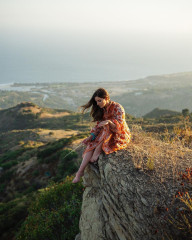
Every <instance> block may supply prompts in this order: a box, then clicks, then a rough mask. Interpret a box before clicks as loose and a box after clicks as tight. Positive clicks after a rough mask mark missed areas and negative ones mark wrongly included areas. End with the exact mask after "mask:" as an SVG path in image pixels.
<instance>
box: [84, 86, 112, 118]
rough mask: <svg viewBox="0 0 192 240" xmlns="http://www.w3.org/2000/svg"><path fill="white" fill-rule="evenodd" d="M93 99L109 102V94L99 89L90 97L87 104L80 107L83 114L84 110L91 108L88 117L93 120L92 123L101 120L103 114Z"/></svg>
mask: <svg viewBox="0 0 192 240" xmlns="http://www.w3.org/2000/svg"><path fill="white" fill-rule="evenodd" d="M95 97H100V98H104V99H105V100H108V101H110V97H109V93H108V92H107V90H105V89H104V88H99V89H97V90H96V91H95V92H94V93H93V96H92V97H91V99H90V100H89V102H88V103H86V104H85V105H82V106H81V108H82V113H84V111H85V110H86V109H88V108H90V107H91V112H90V116H91V117H92V118H93V122H95V121H99V120H102V119H103V114H104V110H103V108H100V107H99V106H97V103H96V101H95Z"/></svg>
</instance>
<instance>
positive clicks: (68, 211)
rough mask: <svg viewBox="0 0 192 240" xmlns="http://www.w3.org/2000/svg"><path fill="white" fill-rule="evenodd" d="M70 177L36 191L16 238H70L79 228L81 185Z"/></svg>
mask: <svg viewBox="0 0 192 240" xmlns="http://www.w3.org/2000/svg"><path fill="white" fill-rule="evenodd" d="M71 181H72V177H67V178H66V179H65V181H64V182H61V183H51V184H50V185H49V186H48V187H47V188H45V189H42V190H41V191H40V192H39V194H38V196H37V199H36V201H34V202H33V203H32V205H31V206H30V208H29V215H28V217H27V218H26V220H25V222H24V223H23V225H22V227H21V229H20V231H19V232H18V234H17V236H16V239H17V240H25V239H26V240H48V239H49V240H56V239H61V240H74V238H75V235H76V234H77V233H78V232H79V228H78V225H79V217H80V210H81V202H82V193H83V186H82V184H81V182H79V183H77V184H72V183H71Z"/></svg>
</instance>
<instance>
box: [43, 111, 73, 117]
mask: <svg viewBox="0 0 192 240" xmlns="http://www.w3.org/2000/svg"><path fill="white" fill-rule="evenodd" d="M68 115H70V113H68V112H61V113H46V112H45V113H42V114H41V116H40V118H60V117H64V116H68Z"/></svg>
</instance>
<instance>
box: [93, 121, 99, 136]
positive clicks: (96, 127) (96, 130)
mask: <svg viewBox="0 0 192 240" xmlns="http://www.w3.org/2000/svg"><path fill="white" fill-rule="evenodd" d="M99 123H100V121H97V124H96V125H95V127H93V128H92V129H91V133H94V134H95V135H96V136H97V135H98V134H99V132H100V131H101V128H100V127H98V124H99Z"/></svg>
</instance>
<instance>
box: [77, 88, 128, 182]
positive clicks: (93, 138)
mask: <svg viewBox="0 0 192 240" xmlns="http://www.w3.org/2000/svg"><path fill="white" fill-rule="evenodd" d="M81 107H82V108H83V113H84V111H85V110H86V109H88V108H90V107H92V108H91V113H90V115H91V116H92V117H93V121H94V122H97V124H96V126H95V127H94V128H92V130H91V135H90V136H89V137H88V138H86V139H84V140H83V141H82V143H83V144H85V145H86V146H87V147H86V149H85V151H84V153H83V156H82V157H83V161H82V163H81V165H80V168H79V170H78V172H77V173H76V176H75V178H74V179H73V183H77V182H79V180H80V178H81V176H83V174H84V169H85V167H86V166H87V164H88V163H89V162H95V161H97V160H98V157H99V155H100V153H101V152H102V150H103V151H104V152H105V154H109V153H112V152H114V151H117V150H120V149H123V148H125V147H126V146H127V144H128V143H129V142H130V138H131V133H130V130H129V127H128V126H127V123H126V121H125V111H124V108H123V107H122V106H121V105H120V104H119V103H116V102H113V101H111V100H110V97H109V94H108V92H107V91H106V90H105V89H104V88H99V89H97V90H96V91H95V93H94V94H93V96H92V98H91V99H90V100H89V102H88V103H87V104H85V105H83V106H81Z"/></svg>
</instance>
